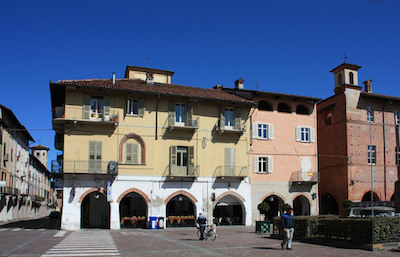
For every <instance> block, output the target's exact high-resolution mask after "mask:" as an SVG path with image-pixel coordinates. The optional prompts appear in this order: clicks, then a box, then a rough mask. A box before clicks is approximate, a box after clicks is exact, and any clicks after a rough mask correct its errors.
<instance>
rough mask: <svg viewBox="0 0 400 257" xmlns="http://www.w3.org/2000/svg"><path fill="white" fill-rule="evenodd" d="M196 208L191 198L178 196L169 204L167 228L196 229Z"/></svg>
mask: <svg viewBox="0 0 400 257" xmlns="http://www.w3.org/2000/svg"><path fill="white" fill-rule="evenodd" d="M195 213H196V210H195V206H194V204H193V202H192V200H190V198H189V197H187V196H185V195H182V194H180V195H177V196H175V197H173V198H172V199H171V200H170V201H169V202H168V204H167V215H166V216H167V227H194V226H195V224H196V223H195V219H196V217H195Z"/></svg>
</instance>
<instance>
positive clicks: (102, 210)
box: [80, 189, 111, 229]
mask: <svg viewBox="0 0 400 257" xmlns="http://www.w3.org/2000/svg"><path fill="white" fill-rule="evenodd" d="M88 192H89V193H88ZM85 193H86V194H85V196H84V197H83V198H82V199H80V200H81V206H80V209H81V228H106V229H109V228H110V211H111V207H110V203H109V202H107V197H106V196H105V195H104V194H103V192H101V191H100V190H97V189H94V190H93V189H92V190H87V191H86V192H85Z"/></svg>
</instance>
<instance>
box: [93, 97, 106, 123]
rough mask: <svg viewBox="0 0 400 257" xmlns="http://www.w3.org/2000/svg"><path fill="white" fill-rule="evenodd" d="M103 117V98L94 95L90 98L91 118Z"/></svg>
mask: <svg viewBox="0 0 400 257" xmlns="http://www.w3.org/2000/svg"><path fill="white" fill-rule="evenodd" d="M102 117H103V99H102V98H100V97H96V98H94V97H92V99H91V100H90V118H91V119H94V120H98V119H101V118H102Z"/></svg>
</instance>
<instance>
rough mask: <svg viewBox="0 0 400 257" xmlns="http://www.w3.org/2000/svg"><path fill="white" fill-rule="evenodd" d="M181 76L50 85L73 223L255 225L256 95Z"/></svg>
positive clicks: (131, 69)
mask: <svg viewBox="0 0 400 257" xmlns="http://www.w3.org/2000/svg"><path fill="white" fill-rule="evenodd" d="M172 75H173V72H170V71H165V70H156V69H149V68H141V67H135V66H128V67H127V69H126V72H125V78H124V79H116V78H115V75H114V77H113V78H112V79H103V80H101V79H93V80H63V81H57V82H54V83H50V91H51V97H52V110H53V128H54V130H55V131H56V137H55V145H56V148H57V149H58V150H60V151H62V153H63V154H62V155H60V156H59V158H58V162H59V164H60V173H62V175H63V179H64V186H63V212H62V228H63V229H67V230H76V229H80V228H84V227H104V228H111V229H120V228H123V227H149V226H150V227H152V228H154V227H155V226H156V224H157V225H158V226H162V227H169V226H193V225H194V224H195V223H194V221H195V218H196V217H197V216H198V214H199V213H204V214H205V215H206V216H207V218H208V221H209V223H211V222H215V223H217V224H240V225H250V224H251V216H252V215H251V189H250V183H249V178H248V176H249V163H250V155H249V151H250V149H249V146H250V109H251V106H252V105H253V102H252V101H250V100H246V99H244V98H242V97H239V96H237V95H234V94H230V93H228V92H225V91H224V90H221V88H218V87H215V88H213V89H203V88H195V87H188V86H179V85H173V84H171V76H172Z"/></svg>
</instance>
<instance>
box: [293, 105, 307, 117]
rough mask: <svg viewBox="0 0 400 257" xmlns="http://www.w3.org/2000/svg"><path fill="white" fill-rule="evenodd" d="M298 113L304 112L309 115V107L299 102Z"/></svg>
mask: <svg viewBox="0 0 400 257" xmlns="http://www.w3.org/2000/svg"><path fill="white" fill-rule="evenodd" d="M296 114H304V115H307V114H308V109H307V107H305V106H304V105H301V104H299V105H298V106H297V107H296Z"/></svg>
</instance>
